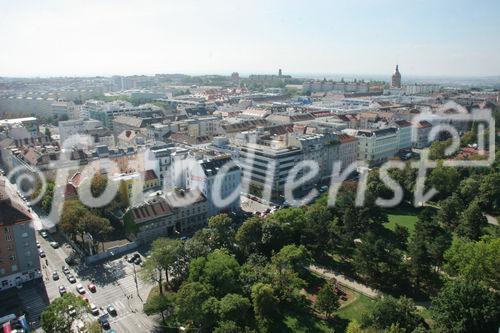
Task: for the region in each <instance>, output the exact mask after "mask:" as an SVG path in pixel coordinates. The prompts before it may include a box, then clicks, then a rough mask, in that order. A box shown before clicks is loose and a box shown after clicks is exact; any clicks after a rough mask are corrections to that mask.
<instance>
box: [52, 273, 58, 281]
mask: <svg viewBox="0 0 500 333" xmlns="http://www.w3.org/2000/svg"><path fill="white" fill-rule="evenodd" d="M52 280H54V281H56V280H59V274H58V273H57V271H53V272H52Z"/></svg>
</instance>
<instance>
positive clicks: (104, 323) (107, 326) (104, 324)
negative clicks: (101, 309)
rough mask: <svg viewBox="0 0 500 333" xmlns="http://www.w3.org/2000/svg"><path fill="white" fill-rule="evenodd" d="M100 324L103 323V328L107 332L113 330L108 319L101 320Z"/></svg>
mask: <svg viewBox="0 0 500 333" xmlns="http://www.w3.org/2000/svg"><path fill="white" fill-rule="evenodd" d="M99 322H100V323H101V326H102V328H104V329H105V330H109V329H110V328H111V325H109V321H108V318H102V319H99Z"/></svg>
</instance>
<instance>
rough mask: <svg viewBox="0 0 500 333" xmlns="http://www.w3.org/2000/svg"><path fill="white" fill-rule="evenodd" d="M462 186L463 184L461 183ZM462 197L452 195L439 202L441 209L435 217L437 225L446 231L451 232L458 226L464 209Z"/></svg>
mask: <svg viewBox="0 0 500 333" xmlns="http://www.w3.org/2000/svg"><path fill="white" fill-rule="evenodd" d="M462 184H463V182H462ZM460 197H463V195H460V196H459V195H458V194H456V193H453V194H452V195H451V196H449V197H447V198H446V199H444V200H441V201H440V202H439V207H440V208H441V209H440V210H439V211H438V212H437V215H436V218H437V221H438V222H439V224H440V225H441V226H442V227H443V228H445V229H446V230H448V231H450V232H452V231H454V230H455V229H456V227H457V226H458V225H459V224H460V214H461V213H462V211H463V209H464V205H465V203H464V201H463V200H462V199H461V198H460Z"/></svg>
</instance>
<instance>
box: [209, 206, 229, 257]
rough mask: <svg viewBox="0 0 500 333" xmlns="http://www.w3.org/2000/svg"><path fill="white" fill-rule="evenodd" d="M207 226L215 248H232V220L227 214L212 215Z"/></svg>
mask: <svg viewBox="0 0 500 333" xmlns="http://www.w3.org/2000/svg"><path fill="white" fill-rule="evenodd" d="M208 228H209V229H211V231H212V242H213V243H214V244H215V248H222V247H225V248H226V249H229V250H230V249H232V248H233V244H234V229H233V220H231V218H230V217H229V216H228V215H227V214H219V215H216V216H212V217H211V218H210V219H209V220H208Z"/></svg>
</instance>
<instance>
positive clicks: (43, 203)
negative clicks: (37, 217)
mask: <svg viewBox="0 0 500 333" xmlns="http://www.w3.org/2000/svg"><path fill="white" fill-rule="evenodd" d="M54 189H55V183H54V181H52V180H48V181H47V187H46V188H45V193H41V191H42V184H41V183H40V182H37V184H36V186H35V190H34V191H33V194H32V195H31V197H32V198H33V199H35V198H38V197H39V196H40V194H42V197H41V198H40V200H39V201H38V202H37V203H36V204H37V206H38V207H40V209H41V210H42V211H43V212H44V213H46V214H48V213H49V212H50V210H51V209H52V200H53V198H54Z"/></svg>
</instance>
